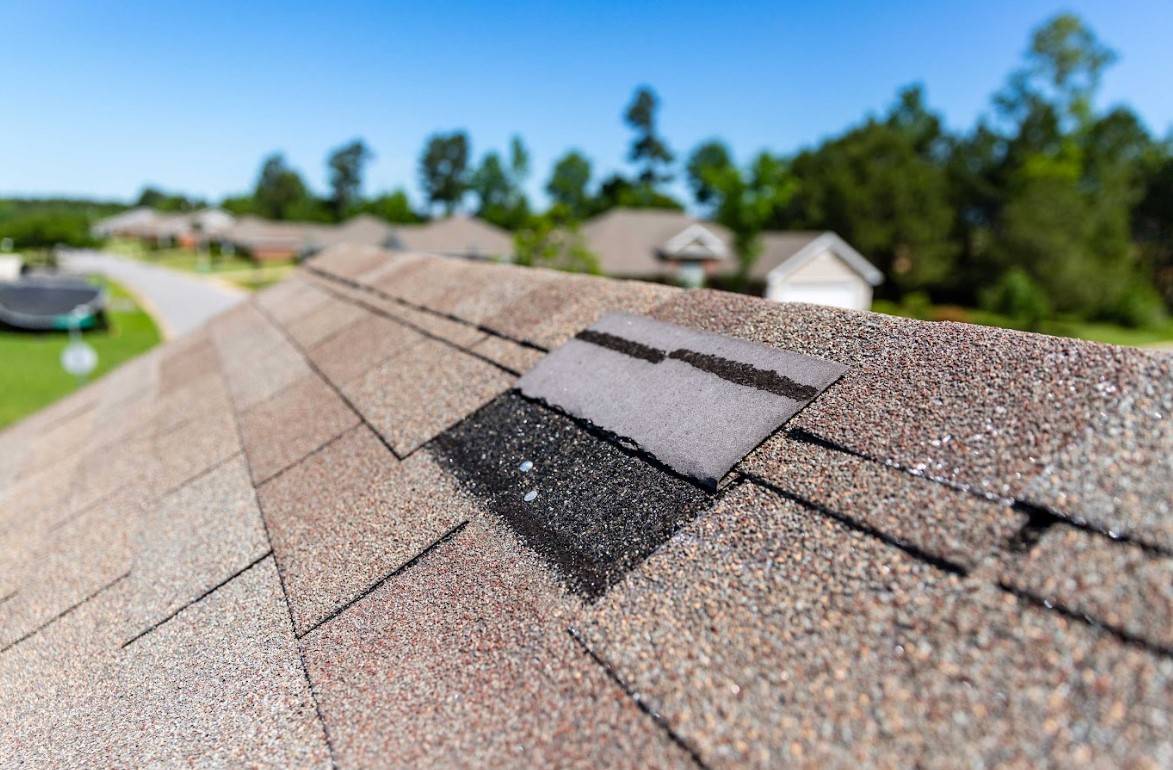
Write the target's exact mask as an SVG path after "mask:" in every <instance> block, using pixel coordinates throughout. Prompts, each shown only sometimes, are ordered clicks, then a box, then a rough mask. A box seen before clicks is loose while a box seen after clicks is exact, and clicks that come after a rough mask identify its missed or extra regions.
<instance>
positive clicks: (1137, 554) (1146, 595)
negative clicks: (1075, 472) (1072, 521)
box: [1000, 525, 1173, 650]
mask: <svg viewBox="0 0 1173 770" xmlns="http://www.w3.org/2000/svg"><path fill="white" fill-rule="evenodd" d="M1000 578H1001V580H1002V582H1003V583H1005V584H1007V585H1010V586H1013V587H1014V588H1016V589H1018V590H1021V591H1024V592H1026V593H1028V594H1031V595H1032V596H1035V597H1037V598H1039V599H1042V600H1043V601H1049V602H1053V603H1054V604H1056V605H1060V606H1062V607H1064V608H1066V609H1068V610H1071V611H1073V612H1076V613H1080V614H1084V615H1087V616H1089V617H1091V618H1094V619H1095V620H1096V621H1097V622H1099V623H1102V624H1105V625H1108V626H1110V627H1113V628H1118V629H1121V630H1123V631H1124V632H1125V633H1128V634H1131V635H1132V636H1134V637H1136V638H1139V639H1144V640H1146V641H1147V642H1148V643H1150V644H1153V645H1156V646H1158V647H1164V648H1165V649H1167V650H1173V559H1171V558H1169V557H1163V556H1157V555H1155V554H1152V553H1146V552H1145V551H1144V550H1143V549H1141V548H1139V547H1137V546H1135V545H1131V544H1128V543H1121V542H1116V541H1113V540H1110V539H1109V538H1107V537H1104V536H1103V535H1098V534H1093V533H1090V532H1084V531H1081V530H1078V529H1075V528H1073V527H1068V526H1062V525H1060V526H1056V527H1053V528H1052V529H1050V530H1049V531H1048V532H1047V533H1046V534H1045V535H1043V538H1042V540H1040V541H1039V543H1038V544H1037V545H1035V547H1034V548H1033V549H1031V551H1030V552H1029V553H1028V554H1025V555H1022V556H1017V555H1015V556H1014V557H1012V558H1007V559H1006V561H1005V563H1004V566H1003V568H1002V574H1001V576H1000Z"/></svg>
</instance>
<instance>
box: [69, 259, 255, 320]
mask: <svg viewBox="0 0 1173 770" xmlns="http://www.w3.org/2000/svg"><path fill="white" fill-rule="evenodd" d="M60 259H61V264H62V266H63V267H65V268H67V269H69V270H73V271H75V272H81V273H98V274H101V275H104V276H108V277H109V278H112V279H114V280H115V281H117V282H118V283H121V284H122V285H123V286H126V287H127V288H129V289H131V290H133V291H134V292H135V293H137V294H138V295H139V296H141V297H142V298H143V299H144V300H146V302H147V303H148V304H149V305H150V307H148V308H146V309H147V310H148V311H150V313H151V315H153V316H155V320H156V321H157V322H159V324H160V326H161V328H160V331H161V332H162V333H163V336H164V337H168V338H170V337H176V336H179V335H181V334H183V333H185V332H188V331H191V330H192V329H194V328H196V327H197V326H199V325H200V324H202V323H203V322H204V321H206V320H208V319H209V318H211V317H212V316H214V315H217V314H218V313H220V312H222V311H224V310H227V309H228V308H230V307H232V306H233V305H235V304H236V303H237V302H240V301H242V300H243V299H244V298H245V297H247V296H248V293H247V292H245V291H244V290H243V289H233V288H230V287H227V286H221V285H220V284H217V283H214V282H212V281H208V280H204V279H203V278H200V277H199V276H194V275H187V274H184V273H181V272H179V271H177V270H169V269H168V268H165V267H157V266H155V265H147V264H144V263H142V262H135V261H134V260H131V259H125V258H123V257H118V256H115V255H113V254H108V253H106V252H102V251H64V252H62V253H61V256H60Z"/></svg>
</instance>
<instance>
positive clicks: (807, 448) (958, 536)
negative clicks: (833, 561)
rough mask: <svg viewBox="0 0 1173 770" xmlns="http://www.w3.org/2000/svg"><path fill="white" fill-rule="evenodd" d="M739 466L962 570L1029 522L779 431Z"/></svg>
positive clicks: (1005, 507)
mask: <svg viewBox="0 0 1173 770" xmlns="http://www.w3.org/2000/svg"><path fill="white" fill-rule="evenodd" d="M738 469H739V470H742V471H744V472H746V473H750V474H753V475H755V476H758V477H760V478H762V479H765V480H766V481H768V482H770V483H772V484H774V485H776V486H777V487H778V488H779V489H781V490H783V491H785V492H789V493H791V494H793V495H796V496H798V497H800V498H802V499H804V500H806V501H808V502H810V503H813V504H815V505H821V506H825V507H826V508H828V509H829V510H831V511H833V512H834V513H836V514H839V515H842V516H845V517H847V518H848V519H851V520H853V521H855V522H858V523H859V524H861V525H863V526H865V527H868V528H870V529H873V530H875V531H877V532H879V533H880V534H882V535H884V536H887V537H890V538H892V539H893V540H895V541H897V542H900V543H902V544H908V545H911V546H912V547H914V548H916V549H918V550H919V551H922V552H924V553H925V554H927V555H929V556H930V557H934V558H937V559H941V560H943V561H948V562H951V563H953V564H955V565H958V566H960V567H962V568H964V569H972V568H973V567H974V566H976V565H977V563H978V562H979V561H981V560H982V559H983V558H984V557H986V556H987V555H989V554H990V553H991V552H992V551H994V550H996V549H998V548H1000V547H1004V546H1006V545H1008V543H1009V542H1010V540H1011V538H1012V536H1013V535H1014V534H1015V533H1016V532H1017V531H1018V530H1019V529H1020V528H1021V527H1022V526H1023V525H1024V524H1026V523H1027V516H1026V514H1024V513H1019V512H1018V511H1015V510H1014V509H1012V508H1011V507H1010V506H1008V505H1005V504H1003V503H996V502H991V501H989V500H985V499H982V498H979V497H977V496H975V495H972V494H969V493H966V492H961V491H959V490H956V489H952V488H949V487H945V486H943V485H941V484H938V483H937V482H934V481H930V480H928V479H925V478H919V477H916V476H912V475H911V474H909V473H906V472H904V471H899V470H896V469H895V468H889V467H887V466H885V465H883V464H882V463H878V462H875V461H873V460H865V459H863V458H861V457H858V456H856V455H852V454H849V453H846V452H838V451H835V450H833V449H829V448H827V447H824V446H820V445H818V444H817V443H813V442H810V441H801V440H797V439H794V438H791V437H789V436H786V435H781V434H780V435H776V436H773V437H771V438H769V439H767V440H766V442H765V443H764V444H762V445H761V446H760V447H758V448H757V449H755V450H754V451H753V452H751V453H750V455H749V456H748V457H746V458H745V461H744V462H743V463H741V465H740V466H738Z"/></svg>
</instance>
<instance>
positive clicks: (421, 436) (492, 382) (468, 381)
mask: <svg viewBox="0 0 1173 770" xmlns="http://www.w3.org/2000/svg"><path fill="white" fill-rule="evenodd" d="M513 380H514V378H513V377H512V376H511V375H509V374H506V373H505V372H503V371H501V370H500V369H498V368H496V367H495V366H492V365H491V364H487V363H485V362H484V361H481V360H479V359H477V358H474V357H472V356H470V355H467V354H465V353H461V352H459V351H456V350H454V349H453V348H451V347H449V346H448V345H445V344H443V343H441V342H435V341H433V340H425V341H424V342H421V343H420V344H418V345H414V346H412V347H410V348H408V349H407V350H405V351H403V352H401V353H399V354H398V355H395V356H393V357H391V358H389V359H387V360H386V361H384V362H383V363H382V364H381V365H379V366H377V367H375V368H374V369H372V370H370V371H369V372H367V373H366V374H365V375H364V376H362V377H360V378H359V379H357V380H354V381H353V382H350V383H347V384H345V385H343V386H342V390H343V392H344V393H345V394H346V396H347V397H348V398H349V399H350V401H351V402H352V403H353V404H354V405H355V407H356V408H357V409H358V410H359V411H360V412H361V413H362V415H363V417H365V418H366V419H367V420H368V421H369V422H370V423H371V425H373V426H374V427H375V429H376V430H378V431H379V433H380V434H382V436H383V438H384V439H386V440H387V443H389V444H390V445H391V446H392V447H393V448H394V449H395V451H396V452H398V453H399V454H400V455H401V456H402V455H405V454H407V453H409V452H411V451H413V450H415V449H416V448H418V447H419V446H421V445H423V444H425V443H427V441H429V440H430V439H431V438H432V437H433V436H435V435H436V434H437V433H439V432H441V431H443V430H444V429H445V428H447V427H448V426H450V425H452V424H453V423H456V422H458V421H459V420H461V419H462V418H463V417H465V416H466V415H468V414H469V413H471V412H472V411H474V410H475V409H477V408H478V407H480V406H482V405H483V404H485V403H487V402H488V401H490V400H491V399H492V398H493V397H494V396H496V395H497V394H499V393H501V392H502V391H504V390H505V389H506V388H508V387H510V386H511V385H512V384H513Z"/></svg>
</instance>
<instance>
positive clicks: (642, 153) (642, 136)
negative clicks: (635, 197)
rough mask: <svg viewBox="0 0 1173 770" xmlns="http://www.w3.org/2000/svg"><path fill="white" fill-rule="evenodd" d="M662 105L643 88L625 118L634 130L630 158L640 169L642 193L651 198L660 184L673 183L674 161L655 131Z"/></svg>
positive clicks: (650, 90)
mask: <svg viewBox="0 0 1173 770" xmlns="http://www.w3.org/2000/svg"><path fill="white" fill-rule="evenodd" d="M659 106H660V103H659V99H658V98H657V97H656V92H655V91H653V90H652V89H651V88H648V87H647V86H640V87H639V88H637V89H636V91H635V97H634V98H633V99H632V101H631V104H630V105H628V107H627V111H626V112H624V115H623V119H624V121H626V123H627V125H628V126H630V127H631V129H632V130H633V131H635V139H633V140H632V143H631V149H630V150H629V151H628V154H627V159H628V160H629V161H631V162H632V163H634V164H635V165H636V166H637V168H638V169H639V173H638V175H637V177H636V179H637V180H638V187H637V189H638V192H639V194H640V195H641V196H642V197H645V198H649V199H650V198H651V197H652V196H653V193H655V192H656V191H657V190H658V188H659V186H660V185H661V184H664V183H666V182H670V181H672V174H671V167H672V161H673V160H675V155H673V153H672V150H670V149H669V148H668V144H667V142H666V141H665V140H664V138H663V137H661V136H660V135H659V134H658V133H657V132H656V110H657V109H659Z"/></svg>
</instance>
